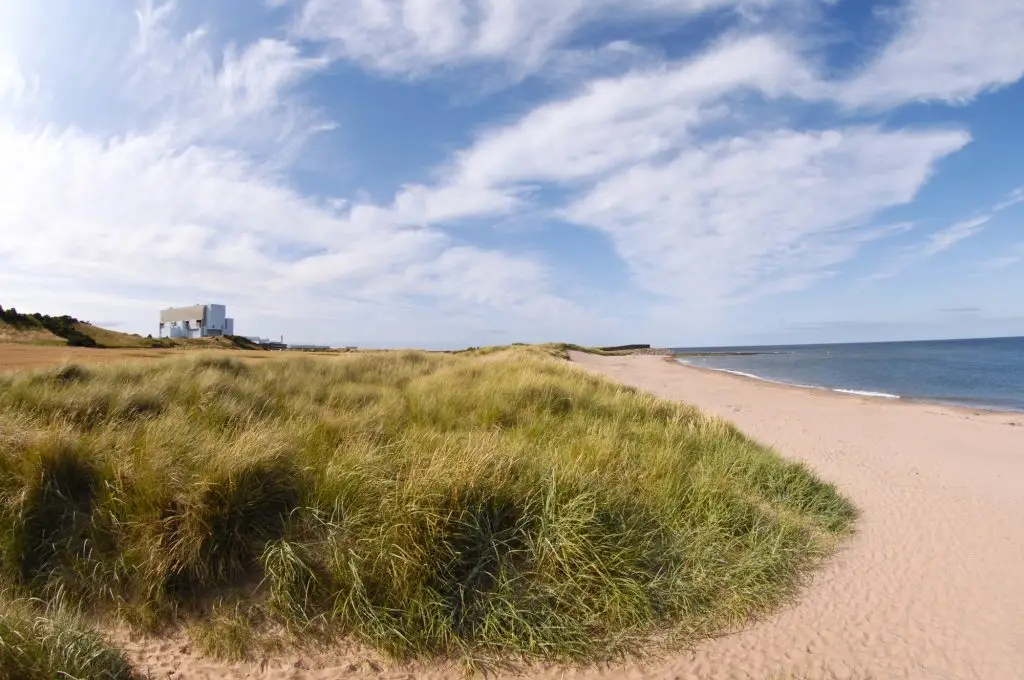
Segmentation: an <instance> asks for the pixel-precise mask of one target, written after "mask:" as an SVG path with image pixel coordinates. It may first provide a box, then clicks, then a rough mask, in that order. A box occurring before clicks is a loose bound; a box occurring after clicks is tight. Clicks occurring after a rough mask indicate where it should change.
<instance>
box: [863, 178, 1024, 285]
mask: <svg viewBox="0 0 1024 680" xmlns="http://www.w3.org/2000/svg"><path fill="white" fill-rule="evenodd" d="M1018 203H1024V187H1020V188H1018V189H1015V190H1013V191H1011V192H1010V193H1009V194H1008V195H1007V197H1006V198H1005V199H1003V200H1002V201H999V202H998V203H996V204H995V205H993V206H992V207H990V208H989V209H988V210H987V211H985V212H983V213H982V214H980V215H976V216H975V217H971V218H969V219H966V220H961V221H959V222H956V223H955V224H951V225H950V226H948V227H943V228H942V229H938V230H936V231H934V232H932V233H931V234H930V235H929V236H928V237H927V238H926V239H924V240H923V241H922V242H920V243H917V244H914V245H912V246H910V247H909V248H905V249H904V250H903V251H902V252H900V253H899V254H898V255H897V256H896V257H895V258H893V260H892V261H890V262H889V263H888V264H887V265H886V266H885V267H884V268H883V269H882V270H881V271H879V272H876V273H875V274H872V275H871V276H870V277H868V279H869V280H872V281H877V280H881V279H888V278H892V277H893V276H896V275H897V274H899V273H900V272H902V271H903V270H905V269H907V268H908V267H911V266H912V265H915V264H917V263H919V262H921V261H923V260H927V259H928V258H930V257H935V256H936V255H938V254H940V253H944V252H946V251H947V250H949V249H950V248H952V247H953V246H955V245H956V244H958V243H960V242H961V241H964V240H966V239H969V238H971V237H972V236H975V235H976V234H979V233H981V231H982V230H983V229H984V228H985V227H986V226H988V223H989V222H991V221H992V219H993V218H995V216H996V215H998V214H999V213H1000V212H1002V211H1004V210H1006V209H1007V208H1010V207H1012V206H1014V205H1017V204H1018ZM1014 261H1015V260H1014ZM1010 264H1012V262H1011V263H1010ZM1003 266H1006V265H1003Z"/></svg>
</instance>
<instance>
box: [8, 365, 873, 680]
mask: <svg viewBox="0 0 1024 680" xmlns="http://www.w3.org/2000/svg"><path fill="white" fill-rule="evenodd" d="M557 353H558V351H557V348H555V347H549V348H547V349H539V348H513V349H505V350H502V349H492V350H480V351H474V352H467V353H463V354H459V355H443V354H428V353H421V352H394V353H359V354H350V355H343V356H338V357H298V358H282V359H277V360H267V361H260V362H249V363H245V362H240V361H238V360H236V359H232V358H228V357H223V356H219V357H218V356H214V355H208V356H200V357H186V358H178V359H169V360H165V361H160V362H153V363H148V364H132V365H123V366H104V367H82V366H75V365H68V366H63V367H59V368H54V369H51V370H49V371H45V372H41V373H35V374H30V375H21V376H17V377H13V376H8V377H0V570H2V572H3V575H4V576H5V577H6V578H8V579H9V580H11V581H13V582H15V583H16V584H17V587H18V589H19V592H20V593H21V594H23V595H27V596H32V597H36V598H39V599H41V600H42V601H48V600H51V599H52V598H55V597H58V596H59V597H62V598H67V599H68V601H71V602H74V603H76V605H78V606H81V607H83V608H85V609H87V610H88V611H89V612H90V613H91V614H92V615H94V616H95V617H98V618H100V619H102V618H104V617H106V618H107V619H109V620H113V619H120V620H122V621H124V622H127V623H129V624H131V625H132V626H134V627H136V628H141V629H145V630H150V631H155V630H159V629H160V628H161V627H163V626H167V625H172V624H173V625H177V624H184V625H188V626H190V630H191V631H192V634H193V638H194V639H195V640H196V641H197V642H198V643H199V647H200V648H201V649H204V650H206V651H207V652H209V653H211V654H213V655H216V656H222V657H225V658H230V659H237V658H243V657H244V656H245V655H246V654H247V647H248V646H249V645H251V644H254V643H255V642H254V641H255V640H256V639H257V638H258V636H259V635H260V633H261V632H262V631H265V630H273V631H276V632H284V633H285V634H286V635H288V636H290V637H291V638H292V639H293V640H297V641H301V640H311V639H316V640H318V641H329V640H331V639H337V638H340V637H342V636H349V637H353V638H355V639H358V640H360V641H362V642H364V643H367V644H369V645H372V646H374V647H376V648H378V649H380V650H382V651H384V652H386V653H388V654H390V655H392V656H394V657H398V658H411V657H443V658H457V659H461V660H463V661H467V662H470V663H473V662H475V661H479V660H484V659H489V658H494V657H497V656H501V657H509V656H512V657H519V658H542V659H548V660H559V661H594V660H602V659H609V658H616V657H621V656H623V655H627V654H630V653H632V652H635V651H636V650H638V649H641V648H642V647H643V646H644V645H645V644H647V643H649V642H650V641H651V640H652V639H656V640H657V641H658V643H659V644H669V645H671V644H679V643H684V642H689V641H693V640H694V639H696V638H699V637H701V636H705V635H708V634H711V633H713V632H716V631H720V630H721V629H723V628H725V627H729V626H732V625H736V624H740V623H743V622H746V621H748V620H749V619H750V617H753V616H757V615H758V614H761V613H764V612H768V611H771V610H772V609H773V608H775V607H777V606H779V605H780V604H781V603H782V602H783V601H785V600H786V599H787V598H790V597H791V596H792V595H793V594H794V593H795V592H796V589H797V588H798V587H799V585H800V583H801V581H802V578H803V577H804V576H805V575H806V574H807V573H808V571H809V570H810V569H811V568H813V567H814V566H815V564H816V563H817V562H818V561H819V560H820V559H822V558H823V557H825V556H826V555H828V554H829V553H830V552H831V551H832V550H833V549H834V547H835V544H836V540H837V538H838V537H839V536H841V535H842V534H843V533H844V532H845V531H847V530H848V528H849V527H850V524H851V522H852V520H853V518H854V510H853V508H852V506H851V505H850V504H849V503H848V502H847V501H846V500H845V499H844V498H843V497H841V496H840V495H839V494H838V493H837V492H836V490H835V489H834V488H833V487H832V486H830V485H828V484H825V483H823V482H821V481H819V480H817V479H816V478H815V477H814V476H813V475H812V474H811V473H810V472H809V471H808V470H807V469H805V468H804V467H803V466H801V465H798V464H796V463H790V462H786V461H784V460H783V459H781V458H780V457H779V456H777V455H776V454H775V453H773V452H772V451H770V450H768V449H766V448H764V447H763V446H760V445H758V444H757V443H755V442H753V441H751V440H749V439H748V438H746V437H745V436H744V435H742V434H741V433H740V432H738V431H737V430H736V429H734V428H733V427H732V426H730V425H729V424H727V423H725V422H722V421H720V420H716V419H713V418H710V417H708V416H705V415H704V414H702V413H701V412H699V411H697V410H696V409H693V408H690V407H687V406H682V405H678V404H674V403H670V402H666V401H661V400H657V399H655V398H652V397H649V396H646V395H643V394H640V393H637V392H636V391H634V390H631V389H628V388H624V387H621V386H617V385H614V384H612V383H610V382H606V381H603V380H600V379H597V378H594V377H591V376H589V375H587V374H585V373H583V372H582V371H580V370H578V369H576V368H575V367H573V366H571V365H569V364H568V363H567V362H565V361H562V360H560V359H558V358H556V357H555V356H553V355H555V354H557ZM211 607H212V608H214V612H213V613H214V615H212V616H211ZM238 611H243V612H245V616H237V617H236V616H234V615H233V614H232V615H228V614H227V613H230V612H238ZM226 612H227V613H226ZM238 622H241V623H238ZM28 677H34V676H28ZM38 677H44V676H38Z"/></svg>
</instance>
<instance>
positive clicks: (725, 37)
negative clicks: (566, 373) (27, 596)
mask: <svg viewBox="0 0 1024 680" xmlns="http://www.w3.org/2000/svg"><path fill="white" fill-rule="evenodd" d="M1022 35H1024V4H1022V3H1021V2H1020V0H899V1H886V2H865V1H863V0H834V1H831V2H829V1H823V0H819V1H814V0H269V1H267V2H263V3H260V2H256V1H255V0H224V1H223V2H217V3H209V2H200V1H199V0H178V2H169V3H159V2H155V1H154V2H145V1H142V2H138V3H132V2H129V1H128V0H94V1H92V2H89V3H82V2H78V1H77V0H41V1H39V2H21V1H19V0H0V304H3V305H4V306H12V305H13V306H16V307H18V308H20V309H24V310H33V311H43V312H48V313H70V314H73V315H75V316H77V317H80V318H85V319H88V320H91V321H93V322H95V323H99V324H106V325H109V326H112V327H116V328H118V329H121V330H125V331H129V332H139V333H143V334H145V333H148V332H154V330H155V326H156V321H157V310H158V309H159V308H161V307H165V306H170V305H175V304H190V303H193V302H198V301H203V302H207V301H208V302H220V303H224V304H227V305H228V307H229V312H230V313H231V314H232V315H233V316H234V317H235V318H236V329H237V331H238V332H239V333H242V334H247V335H257V334H258V335H263V336H268V335H273V336H277V335H281V334H283V335H285V339H286V340H293V341H296V342H298V341H306V342H322V343H332V344H342V343H344V344H359V345H364V346H371V345H381V346H396V345H402V346H427V347H459V346H466V345H479V344H495V343H504V342H511V341H528V342H529V341H545V340H571V341H577V342H584V343H599V344H612V343H619V342H651V343H655V344H667V345H677V346H678V345H689V346H692V345H701V344H710V345H723V344H757V343H788V342H823V341H824V342H828V341H843V340H850V341H857V340H888V339H914V338H929V337H971V336H984V335H1014V334H1021V335H1024V294H1022V293H1024V85H1022V84H1021V79H1022V77H1024V40H1022V39H1021V36H1022Z"/></svg>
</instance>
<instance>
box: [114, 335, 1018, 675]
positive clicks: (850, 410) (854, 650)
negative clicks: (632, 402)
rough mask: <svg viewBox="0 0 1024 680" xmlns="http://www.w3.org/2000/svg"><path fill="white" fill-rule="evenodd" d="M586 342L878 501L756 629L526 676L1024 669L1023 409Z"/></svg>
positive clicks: (138, 652)
mask: <svg viewBox="0 0 1024 680" xmlns="http://www.w3.org/2000/svg"><path fill="white" fill-rule="evenodd" d="M572 359H573V361H574V362H576V363H577V364H578V365H579V366H581V367H582V370H588V371H592V372H594V373H598V374H601V375H605V376H608V377H610V378H612V379H614V380H617V381H620V382H622V383H625V384H628V385H632V386H635V387H637V388H640V389H642V390H646V391H649V392H651V393H654V394H656V395H658V396H661V397H664V398H667V399H676V400H682V401H685V402H688V403H691V404H694V405H697V406H699V407H701V408H703V409H705V410H706V411H708V412H710V413H713V414H717V415H719V416H721V417H723V418H726V419H728V420H731V421H733V422H734V423H736V424H737V425H738V426H739V427H740V428H741V429H743V430H744V431H745V432H747V433H748V434H749V435H751V436H753V437H755V438H757V439H759V440H761V441H763V442H765V443H767V444H770V445H772V446H774V447H776V448H777V450H778V451H780V452H781V453H782V454H784V455H785V456H788V457H791V458H794V459H799V460H802V461H805V462H807V463H808V464H809V465H811V466H812V467H813V468H814V469H815V470H816V471H817V472H818V473H819V474H820V475H821V476H823V477H824V478H826V479H828V480H830V481H832V482H834V483H836V484H838V485H839V487H840V488H841V489H842V490H843V491H844V492H845V493H846V494H848V495H849V496H850V497H851V498H852V499H853V500H854V501H855V502H856V503H857V505H858V506H859V507H860V509H861V510H862V512H863V516H862V518H861V520H860V522H859V525H858V532H857V534H856V535H855V536H854V537H853V538H852V539H850V540H849V541H847V543H846V544H845V546H844V548H843V550H842V551H841V552H840V553H839V554H838V555H837V556H835V557H834V558H833V559H831V560H830V561H829V562H828V564H827V565H826V566H825V567H824V568H823V569H822V570H821V571H819V572H818V573H817V574H816V575H815V577H814V580H813V582H812V583H811V584H810V585H809V586H808V587H807V589H805V590H804V591H803V592H802V593H801V596H800V597H799V600H798V601H797V602H795V603H793V604H792V605H791V606H789V607H787V608H785V609H783V610H782V611H780V612H779V613H777V614H776V615H774V616H772V617H770V618H768V619H766V620H763V621H759V622H756V623H754V624H752V625H751V626H749V627H748V628H747V629H746V630H743V631H740V632H737V633H734V634H731V635H727V636H724V637H722V638H719V639H716V640H709V641H706V642H703V643H701V644H699V645H697V646H696V648H695V649H694V650H692V651H690V652H683V653H675V654H672V655H669V656H666V657H664V658H660V659H657V660H655V659H652V660H650V661H649V662H648V663H646V664H637V663H630V664H627V665H624V666H619V667H614V668H586V669H576V670H564V669H537V668H535V669H532V670H529V671H525V676H527V677H536V678H598V677H600V678H614V679H618V680H627V679H628V680H638V679H639V678H659V679H665V680H668V679H670V678H672V679H684V678H685V679H693V680H695V679H698V678H699V679H705V680H733V679H736V680H739V679H749V680H769V679H774V678H779V679H780V680H789V679H791V678H801V679H803V678H806V679H807V680H819V679H824V678H864V679H867V678H872V679H876V680H900V679H914V680H917V679H922V680H923V679H933V678H934V679H942V680H954V679H955V680H973V679H979V680H981V679H985V680H1012V679H1015V678H1024V634H1022V627H1024V581H1022V580H1021V577H1020V575H1021V565H1022V564H1024V530H1022V527H1024V414H1021V415H1013V414H996V413H975V412H971V411H967V410H959V409H950V408H944V407H939V406H933V405H929V404H912V403H903V402H896V401H891V400H880V399H870V398H860V397H853V396H844V395H836V394H830V393H828V392H824V391H813V390H804V389H799V388H790V387H786V386H781V385H773V384H768V383H761V382H758V381H754V380H749V379H743V378H739V377H735V376H729V375H724V374H719V373H714V372H710V371H704V370H698V369H693V368H687V367H683V366H680V365H678V364H674V363H671V362H668V361H666V360H665V359H663V358H659V357H649V356H643V357H641V356H637V357H598V356H593V355H582V354H574V355H573V357H572ZM122 642H126V645H125V646H126V647H127V649H128V650H129V653H130V655H131V656H132V658H133V660H134V661H136V662H137V663H138V664H139V667H140V668H141V669H143V670H148V671H149V672H151V673H152V676H153V677H157V678H168V677H170V678H257V677H258V678H276V679H278V678H279V679H283V678H293V679H296V680H311V679H326V678H341V677H345V678H348V677H377V678H412V677H416V678H441V677H459V676H461V675H462V672H461V671H460V670H459V669H458V668H438V667H426V668H424V667H415V668H414V667H396V666H395V665H393V664H390V663H387V662H385V661H383V660H381V659H380V658H379V657H378V656H377V655H375V654H372V653H368V652H365V651H360V650H358V649H356V648H353V647H346V648H344V650H336V651H335V652H333V653H328V654H325V655H323V656H319V657H318V656H316V655H302V656H296V655H294V654H293V655H291V656H287V657H285V658H281V659H277V660H270V661H269V662H266V663H265V664H260V663H242V664H231V665H229V664H221V663H217V662H213V661H210V660H203V659H200V658H198V657H197V656H196V655H195V653H194V652H193V651H192V650H191V648H190V645H189V644H188V642H187V640H185V639H178V640H167V641H165V643H163V644H161V643H160V642H159V641H152V640H150V641H135V642H131V641H127V640H125V639H123V638H122ZM498 675H501V674H500V673H499V674H498ZM523 675H524V673H520V674H519V676H520V677H523Z"/></svg>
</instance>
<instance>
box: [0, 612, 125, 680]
mask: <svg viewBox="0 0 1024 680" xmlns="http://www.w3.org/2000/svg"><path fill="white" fill-rule="evenodd" d="M0 607H2V609H0V678H5V679H6V680H37V679H38V680H43V679H44V678H45V679H47V680H49V679H51V678H70V679H73V678H82V679H83V680H84V679H85V678H88V679H89V680H135V679H136V678H139V677H140V676H139V675H138V674H137V673H136V672H135V671H134V670H133V668H132V666H131V664H130V663H129V662H128V659H127V658H126V657H125V655H124V653H123V652H121V651H120V650H118V649H116V648H115V647H113V646H111V645H110V644H109V643H108V642H107V641H106V640H105V639H104V638H103V637H102V636H101V635H99V634H98V633H96V632H95V631H94V630H92V629H91V628H89V627H88V626H85V625H83V624H82V623H81V622H80V621H79V620H78V618H77V617H76V616H74V615H73V614H70V613H68V612H66V611H62V610H61V609H60V608H59V607H52V606H51V607H40V606H39V603H32V602H24V601H17V600H14V601H12V600H6V599H3V598H2V597H0Z"/></svg>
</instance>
